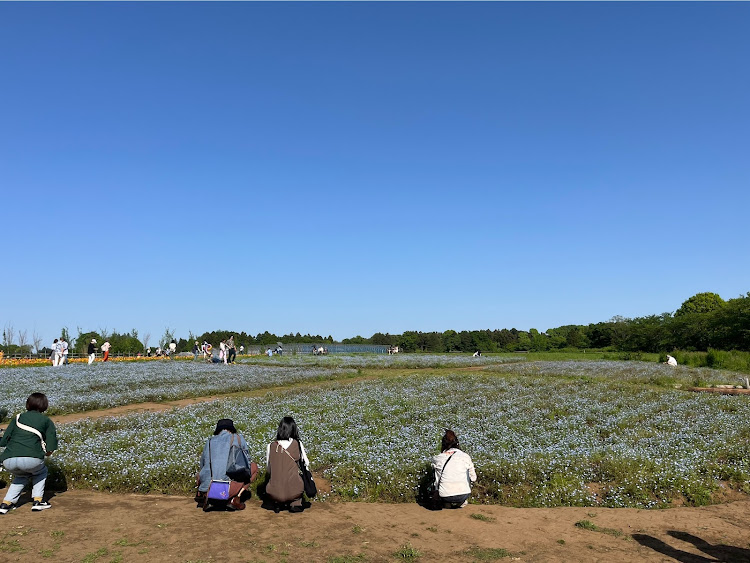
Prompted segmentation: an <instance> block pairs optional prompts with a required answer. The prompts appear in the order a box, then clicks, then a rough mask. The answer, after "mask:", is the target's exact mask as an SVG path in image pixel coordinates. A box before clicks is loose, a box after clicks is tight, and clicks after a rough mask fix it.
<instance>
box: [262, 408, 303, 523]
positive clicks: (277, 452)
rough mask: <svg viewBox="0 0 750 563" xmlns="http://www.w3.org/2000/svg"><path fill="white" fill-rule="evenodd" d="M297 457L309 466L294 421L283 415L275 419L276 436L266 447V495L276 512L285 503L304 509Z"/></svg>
mask: <svg viewBox="0 0 750 563" xmlns="http://www.w3.org/2000/svg"><path fill="white" fill-rule="evenodd" d="M300 460H301V461H302V463H304V465H305V467H307V469H308V470H309V469H310V461H309V460H308V459H307V453H306V452H305V447H304V446H303V445H302V442H301V441H300V439H299V430H298V429H297V423H296V422H294V419H293V418H292V417H291V416H285V417H284V418H282V419H281V422H280V423H279V428H278V430H277V431H276V440H275V441H273V442H271V443H270V444H268V448H267V449H266V470H267V471H268V474H269V475H270V477H269V479H268V483H267V485H266V495H267V496H268V497H269V499H270V500H271V502H273V509H274V512H277V513H278V512H279V511H280V510H281V508H282V507H283V506H286V505H289V512H302V510H304V507H303V505H302V493H303V492H304V484H303V482H302V477H301V476H300V467H299V465H298V464H299V462H300ZM308 506H309V505H308Z"/></svg>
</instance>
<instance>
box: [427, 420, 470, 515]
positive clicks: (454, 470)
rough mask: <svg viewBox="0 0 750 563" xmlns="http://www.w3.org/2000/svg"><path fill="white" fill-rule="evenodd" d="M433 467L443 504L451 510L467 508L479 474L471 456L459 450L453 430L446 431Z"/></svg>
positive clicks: (433, 459)
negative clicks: (472, 487)
mask: <svg viewBox="0 0 750 563" xmlns="http://www.w3.org/2000/svg"><path fill="white" fill-rule="evenodd" d="M432 467H433V469H434V470H435V486H436V487H437V488H438V492H439V493H440V498H441V500H442V501H443V503H444V504H445V505H448V506H450V507H451V508H463V507H464V506H466V505H467V504H468V502H469V495H471V484H472V483H473V482H474V481H476V480H477V472H476V470H475V469H474V463H473V462H472V461H471V457H470V456H469V454H467V453H465V452H462V451H461V450H460V449H459V445H458V437H457V436H456V433H455V432H453V430H446V431H445V435H444V436H443V441H442V447H441V452H440V453H439V454H438V455H436V456H435V457H434V458H432Z"/></svg>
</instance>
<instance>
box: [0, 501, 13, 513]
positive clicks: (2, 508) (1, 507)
mask: <svg viewBox="0 0 750 563" xmlns="http://www.w3.org/2000/svg"><path fill="white" fill-rule="evenodd" d="M15 509H16V505H15V504H9V503H7V502H4V503H3V504H0V514H6V513H7V512H8V511H10V510H15Z"/></svg>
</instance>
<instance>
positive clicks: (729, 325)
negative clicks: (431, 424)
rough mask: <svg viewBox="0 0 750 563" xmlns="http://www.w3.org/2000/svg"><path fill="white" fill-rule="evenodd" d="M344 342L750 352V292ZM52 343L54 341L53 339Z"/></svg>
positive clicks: (270, 338)
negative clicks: (545, 323) (642, 312)
mask: <svg viewBox="0 0 750 563" xmlns="http://www.w3.org/2000/svg"><path fill="white" fill-rule="evenodd" d="M67 332H68V331H67V329H63V330H62V334H63V335H64V336H65V337H66V339H67V340H68V341H69V342H71V343H72V344H73V350H74V351H76V352H79V353H83V352H85V348H86V346H87V344H88V342H90V340H91V339H92V338H95V339H97V341H98V342H99V343H101V342H103V341H104V340H105V339H106V340H109V342H110V343H111V344H112V349H113V352H114V353H120V354H123V353H124V354H129V353H132V354H136V353H139V352H143V351H144V350H145V349H146V348H148V347H151V348H155V347H156V346H162V347H164V346H165V345H167V344H168V343H169V342H170V341H171V340H172V339H175V340H176V341H177V350H178V351H179V352H189V351H191V350H192V346H193V343H194V342H195V341H198V342H199V343H201V344H202V343H203V341H208V342H210V343H211V344H213V345H214V346H216V345H218V343H219V342H220V341H222V340H226V339H228V338H229V337H230V336H231V335H234V339H235V344H236V346H237V347H238V348H239V346H245V348H250V347H253V348H258V347H261V348H265V347H268V346H272V347H273V346H276V344H277V343H278V342H281V343H282V344H289V343H300V344H304V343H309V344H322V345H325V344H326V343H329V344H330V343H333V342H334V340H333V338H332V337H331V336H326V337H323V336H321V335H319V334H317V335H311V334H305V335H302V334H300V333H296V334H292V333H290V334H285V335H281V336H277V335H275V334H272V333H269V332H264V333H260V334H257V335H255V336H253V335H250V334H247V333H245V332H239V331H229V330H217V331H212V332H205V333H203V334H200V335H194V334H192V333H190V334H188V335H187V337H184V336H182V337H176V336H175V335H174V334H173V332H172V331H171V330H170V329H169V328H167V329H166V330H165V332H164V334H163V335H162V336H161V337H160V338H159V339H158V340H157V339H153V340H152V337H151V335H145V336H142V337H139V335H138V332H137V331H136V330H132V331H131V332H130V333H125V334H120V333H118V332H117V331H113V332H107V331H105V330H102V329H100V330H99V331H98V332H95V331H92V332H85V333H84V332H82V331H81V330H80V329H79V330H78V335H77V336H76V337H75V338H73V339H71V338H70V336H69V335H68V334H67ZM26 338H27V337H26V335H25V331H24V332H21V331H18V333H16V332H15V331H14V330H13V329H12V327H8V326H6V327H5V329H4V330H3V343H2V346H1V347H0V349H2V350H3V351H4V352H5V353H6V354H28V353H31V351H32V349H34V350H38V351H40V352H44V351H46V350H47V349H48V347H49V344H47V345H46V346H45V347H44V348H41V347H40V343H39V342H26ZM341 342H342V344H384V345H392V346H398V347H399V348H400V349H401V350H403V351H404V352H418V351H421V352H474V351H476V350H480V351H482V352H517V351H529V352H543V351H546V350H564V349H575V350H581V349H599V350H611V351H622V352H667V351H671V350H686V351H707V350H708V349H709V348H710V349H715V350H740V351H750V292H748V293H747V295H744V296H740V297H738V298H736V299H729V300H727V301H725V300H724V299H722V298H721V297H720V296H719V295H717V294H715V293H698V294H696V295H694V296H693V297H691V298H689V299H688V300H687V301H685V302H684V303H683V304H682V306H681V307H680V308H679V309H678V310H677V311H676V312H675V313H662V314H660V315H649V316H646V317H636V318H632V319H631V318H625V317H620V316H617V317H613V318H612V319H610V320H608V321H606V322H600V323H596V324H589V325H565V326H560V327H557V328H551V329H549V330H547V331H546V332H540V331H539V330H537V329H534V328H532V329H530V330H528V331H525V330H516V329H515V328H511V329H507V328H503V329H495V330H489V329H487V330H470V331H467V330H464V331H460V332H457V331H455V330H446V331H445V332H420V331H406V332H404V333H403V334H387V333H386V334H383V333H380V332H376V333H375V334H373V335H372V336H370V337H369V338H365V337H362V336H355V337H353V338H345V339H344V340H342V341H341ZM45 344H46V343H45Z"/></svg>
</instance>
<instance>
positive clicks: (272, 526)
mask: <svg viewBox="0 0 750 563" xmlns="http://www.w3.org/2000/svg"><path fill="white" fill-rule="evenodd" d="M22 499H23V497H22ZM25 500H26V503H25V504H22V505H21V506H19V507H18V509H16V510H13V511H11V512H9V513H8V514H5V515H0V561H38V560H40V559H44V558H47V559H49V560H51V561H87V562H92V561H102V562H104V561H107V562H109V561H181V562H187V561H233V562H234V561H296V560H306V561H324V562H327V561H331V562H337V563H343V562H346V561H393V560H396V559H406V560H417V559H418V560H420V561H436V562H437V561H446V560H450V561H475V560H493V559H497V560H506V561H510V560H515V561H583V562H586V561H592V562H593V561H607V562H609V561H681V562H687V563H698V562H706V561H727V562H735V561H736V562H740V561H742V562H748V561H750V526H749V524H750V500H743V501H737V502H732V503H728V504H721V505H714V506H708V507H701V508H672V509H668V510H637V509H604V508H550V509H533V508H532V509H518V508H506V507H502V506H480V505H469V506H467V507H466V508H463V509H459V510H443V511H438V512H431V511H428V510H426V509H424V508H422V507H420V506H417V505H415V504H402V505H393V504H366V503H351V502H350V503H344V502H324V503H319V502H314V503H313V505H312V506H311V507H310V508H308V509H307V510H305V511H304V512H303V513H301V514H291V513H289V512H281V513H279V514H275V513H274V512H273V511H269V510H266V509H264V508H262V507H261V504H260V502H259V501H258V500H257V499H255V498H253V499H250V500H249V501H248V503H247V508H246V509H245V510H244V511H241V512H234V513H232V512H221V511H211V512H207V513H204V512H203V511H202V510H200V509H197V508H196V504H195V503H194V502H193V501H192V499H190V498H185V497H176V496H166V495H164V496H139V495H114V494H107V493H94V492H88V491H68V492H64V493H58V494H57V495H56V496H54V497H53V498H51V500H50V502H51V503H52V505H53V508H51V509H49V510H46V511H43V512H32V511H31V504H30V503H28V501H27V499H25ZM583 521H587V522H589V523H591V524H592V526H588V528H584V527H581V526H580V525H579V526H576V523H579V522H583ZM592 528H593V529H592ZM416 552H418V553H419V554H420V555H421V556H420V557H417V555H416Z"/></svg>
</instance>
